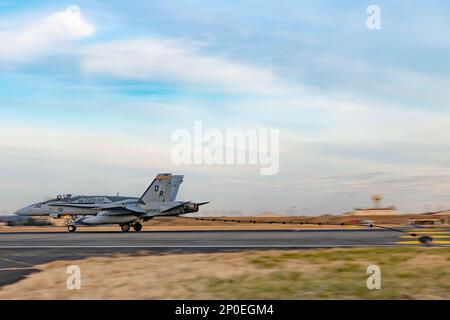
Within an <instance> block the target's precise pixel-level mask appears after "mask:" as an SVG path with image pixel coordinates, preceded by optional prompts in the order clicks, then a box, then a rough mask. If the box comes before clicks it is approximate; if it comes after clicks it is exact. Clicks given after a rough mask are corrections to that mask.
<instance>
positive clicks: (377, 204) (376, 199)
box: [372, 194, 382, 209]
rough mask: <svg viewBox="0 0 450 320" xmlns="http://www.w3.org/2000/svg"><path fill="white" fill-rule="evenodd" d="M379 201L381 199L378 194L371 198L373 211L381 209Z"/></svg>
mask: <svg viewBox="0 0 450 320" xmlns="http://www.w3.org/2000/svg"><path fill="white" fill-rule="evenodd" d="M381 199H382V197H381V195H379V194H376V195H374V196H372V200H373V204H374V208H375V209H380V208H381V206H380V204H381Z"/></svg>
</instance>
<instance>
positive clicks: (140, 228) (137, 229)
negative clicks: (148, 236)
mask: <svg viewBox="0 0 450 320" xmlns="http://www.w3.org/2000/svg"><path fill="white" fill-rule="evenodd" d="M133 229H134V231H136V232H139V231H141V230H142V224H140V223H139V222H136V223H134V224H133Z"/></svg>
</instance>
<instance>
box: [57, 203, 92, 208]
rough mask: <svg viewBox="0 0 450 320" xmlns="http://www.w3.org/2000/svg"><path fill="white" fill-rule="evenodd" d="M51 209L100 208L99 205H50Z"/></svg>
mask: <svg viewBox="0 0 450 320" xmlns="http://www.w3.org/2000/svg"><path fill="white" fill-rule="evenodd" d="M48 206H50V207H62V208H89V209H90V208H98V207H99V205H98V204H94V203H90V204H89V203H50V204H49V205H48Z"/></svg>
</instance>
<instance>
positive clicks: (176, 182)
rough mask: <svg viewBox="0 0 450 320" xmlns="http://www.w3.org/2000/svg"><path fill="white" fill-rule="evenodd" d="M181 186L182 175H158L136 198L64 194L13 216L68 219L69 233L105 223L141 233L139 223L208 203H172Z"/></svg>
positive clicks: (192, 210)
mask: <svg viewBox="0 0 450 320" xmlns="http://www.w3.org/2000/svg"><path fill="white" fill-rule="evenodd" d="M181 183H183V176H182V175H172V174H170V173H160V174H158V175H157V176H156V178H155V179H154V180H153V182H152V183H151V184H150V186H149V187H148V188H147V190H145V192H144V194H143V195H142V196H141V197H140V198H135V197H118V196H75V197H72V196H71V195H64V196H58V197H57V198H56V199H52V200H48V201H44V202H40V203H36V204H33V205H30V206H28V207H25V208H22V209H19V210H17V211H16V212H15V213H16V214H17V215H21V216H49V217H51V218H67V217H70V219H68V220H67V229H68V230H69V232H74V231H76V229H77V226H80V225H84V226H91V225H105V224H119V225H120V227H121V229H122V231H123V232H128V231H129V230H130V228H131V227H133V229H134V230H135V231H138V232H139V231H141V230H142V224H141V223H140V221H148V220H150V219H152V218H154V217H160V216H177V215H180V214H184V213H190V212H198V210H199V207H200V206H201V205H204V204H207V203H209V202H201V203H195V202H191V201H175V198H176V196H177V193H178V189H179V187H180V185H181Z"/></svg>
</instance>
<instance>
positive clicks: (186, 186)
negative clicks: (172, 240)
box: [0, 0, 450, 215]
mask: <svg viewBox="0 0 450 320" xmlns="http://www.w3.org/2000/svg"><path fill="white" fill-rule="evenodd" d="M369 5H377V6H378V7H379V8H380V13H381V15H380V18H381V29H380V30H370V29H368V28H367V24H366V21H367V19H368V17H369V14H368V13H367V8H368V6H369ZM448 17H450V4H449V3H448V1H444V0H442V1H437V0H430V1H428V2H427V3H426V4H424V3H423V2H421V1H409V0H408V1H406V0H405V1H402V0H398V1H374V2H368V1H346V0H343V1H339V2H337V1H331V0H329V1H328V0H318V1H300V0H297V1H284V0H281V1H270V0H269V1H250V0H245V1H216V0H212V1H195V0H173V1H126V2H124V1H92V0H90V1H77V2H67V3H65V2H64V1H26V2H16V1H7V0H5V1H3V0H0V167H1V170H0V200H1V201H0V213H8V212H13V211H14V210H15V209H17V208H20V207H23V206H25V205H28V204H30V203H35V202H38V201H41V200H45V199H48V198H51V197H55V196H56V195H57V194H63V193H71V194H99V195H105V194H108V195H114V194H116V193H117V192H120V194H122V195H129V196H140V195H141V194H142V193H143V191H144V190H145V189H146V187H147V186H148V184H149V183H150V182H151V181H152V179H153V177H154V176H155V175H156V174H157V173H158V172H172V173H174V174H184V176H185V180H184V183H183V185H182V187H181V189H180V192H179V196H178V198H179V199H180V200H192V201H210V202H211V203H210V204H209V205H208V206H205V207H202V213H203V214H210V215H218V214H223V215H225V214H226V215H245V214H258V213H262V212H276V213H280V214H299V215H300V214H301V215H318V214H325V213H327V214H328V213H342V212H348V211H351V210H352V209H354V208H355V207H366V206H371V205H372V203H371V196H372V195H374V194H381V195H382V196H383V204H384V205H386V206H389V205H394V206H396V207H397V208H398V210H399V211H400V212H403V213H407V212H423V211H437V210H443V209H447V208H450V179H449V178H450V139H449V137H450V125H449V124H450V105H449V101H450V90H449V88H450V63H449V59H450V58H449V57H450V19H448ZM194 121H202V124H203V127H205V128H207V129H218V130H226V129H229V128H242V129H261V128H269V129H278V130H279V132H280V141H279V145H280V149H279V162H280V164H279V171H278V172H277V173H276V174H274V175H261V174H260V167H258V166H255V165H250V164H240V165H233V164H228V165H208V164H181V165H180V164H176V163H174V162H173V161H172V158H171V151H172V150H173V147H174V142H173V141H172V140H171V136H172V133H173V132H174V130H177V129H187V130H191V131H192V130H193V125H194Z"/></svg>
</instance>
